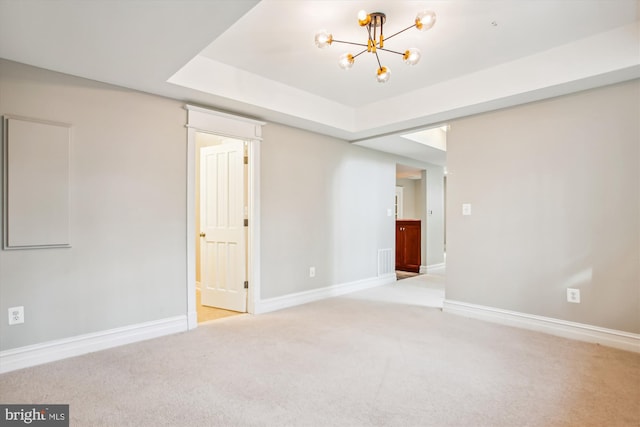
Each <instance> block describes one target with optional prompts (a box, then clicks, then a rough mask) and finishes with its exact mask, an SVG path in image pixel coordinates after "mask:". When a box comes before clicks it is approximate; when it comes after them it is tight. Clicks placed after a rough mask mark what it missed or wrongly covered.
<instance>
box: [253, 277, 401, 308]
mask: <svg viewBox="0 0 640 427" xmlns="http://www.w3.org/2000/svg"><path fill="white" fill-rule="evenodd" d="M395 282H396V273H395V272H393V273H391V274H386V275H384V276H379V277H372V278H370V279H363V280H356V281H354V282H348V283H341V284H338V285H332V286H327V287H324V288H318V289H312V290H310V291H304V292H296V293H293V294H288V295H283V296H281V297H275V298H267V299H264V300H260V301H258V304H257V306H256V310H255V314H262V313H268V312H270V311H276V310H282V309H283V308H288V307H294V306H297V305H302V304H307V303H309V302H313V301H319V300H322V299H326V298H331V297H336V296H339V295H344V294H348V293H351V292H356V291H361V290H364V289H369V288H375V287H377V286H382V285H387V284H390V283H395Z"/></svg>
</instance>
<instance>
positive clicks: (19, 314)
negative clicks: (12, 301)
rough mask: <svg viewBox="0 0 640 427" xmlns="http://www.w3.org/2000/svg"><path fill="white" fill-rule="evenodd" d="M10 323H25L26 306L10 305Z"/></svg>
mask: <svg viewBox="0 0 640 427" xmlns="http://www.w3.org/2000/svg"><path fill="white" fill-rule="evenodd" d="M8 311H9V325H18V324H20V323H24V306H19V307H9V310H8Z"/></svg>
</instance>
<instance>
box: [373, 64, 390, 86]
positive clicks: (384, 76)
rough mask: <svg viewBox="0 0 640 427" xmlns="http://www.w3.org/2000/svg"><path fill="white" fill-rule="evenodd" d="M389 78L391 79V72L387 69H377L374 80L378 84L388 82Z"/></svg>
mask: <svg viewBox="0 0 640 427" xmlns="http://www.w3.org/2000/svg"><path fill="white" fill-rule="evenodd" d="M389 77H391V70H389V69H388V68H387V67H380V68H378V74H377V75H376V80H378V83H386V82H388V81H389Z"/></svg>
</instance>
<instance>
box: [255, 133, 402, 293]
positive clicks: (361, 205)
mask: <svg viewBox="0 0 640 427" xmlns="http://www.w3.org/2000/svg"><path fill="white" fill-rule="evenodd" d="M263 138H264V140H263V142H262V145H261V155H262V159H261V166H260V167H261V173H260V180H261V183H260V191H261V230H262V235H261V244H262V247H261V250H262V253H261V268H262V295H261V297H262V298H272V297H278V296H282V295H286V294H289V293H295V292H301V291H306V290H312V289H317V288H323V287H326V286H330V285H339V284H344V283H349V282H353V281H356V280H363V279H371V278H375V277H376V276H377V254H378V249H386V248H393V247H394V245H395V240H394V239H395V237H394V235H395V219H394V217H393V215H391V216H387V209H391V210H392V211H393V206H394V195H395V174H396V158H395V157H393V156H390V155H387V154H384V153H380V152H377V151H373V150H369V149H366V148H362V147H357V146H354V145H352V144H349V143H347V142H345V141H342V140H339V139H335V138H331V137H328V136H323V135H319V134H315V133H311V132H306V131H303V130H299V129H294V128H289V127H286V126H281V125H277V124H268V125H267V126H265V127H264V128H263ZM311 266H314V267H316V276H315V277H314V278H310V277H309V267H311Z"/></svg>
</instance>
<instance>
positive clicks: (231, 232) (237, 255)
mask: <svg viewBox="0 0 640 427" xmlns="http://www.w3.org/2000/svg"><path fill="white" fill-rule="evenodd" d="M200 194H201V196H200V197H201V200H200V228H201V229H200V242H201V263H202V277H201V278H200V279H201V280H200V281H201V283H200V286H201V298H202V305H207V306H211V307H218V308H224V309H226V310H234V311H240V312H246V311H247V290H246V289H245V287H244V282H245V277H246V260H245V259H246V250H245V245H246V243H245V227H244V143H243V141H240V140H231V141H230V142H226V143H224V144H222V145H215V146H212V147H203V148H202V149H201V151H200Z"/></svg>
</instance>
